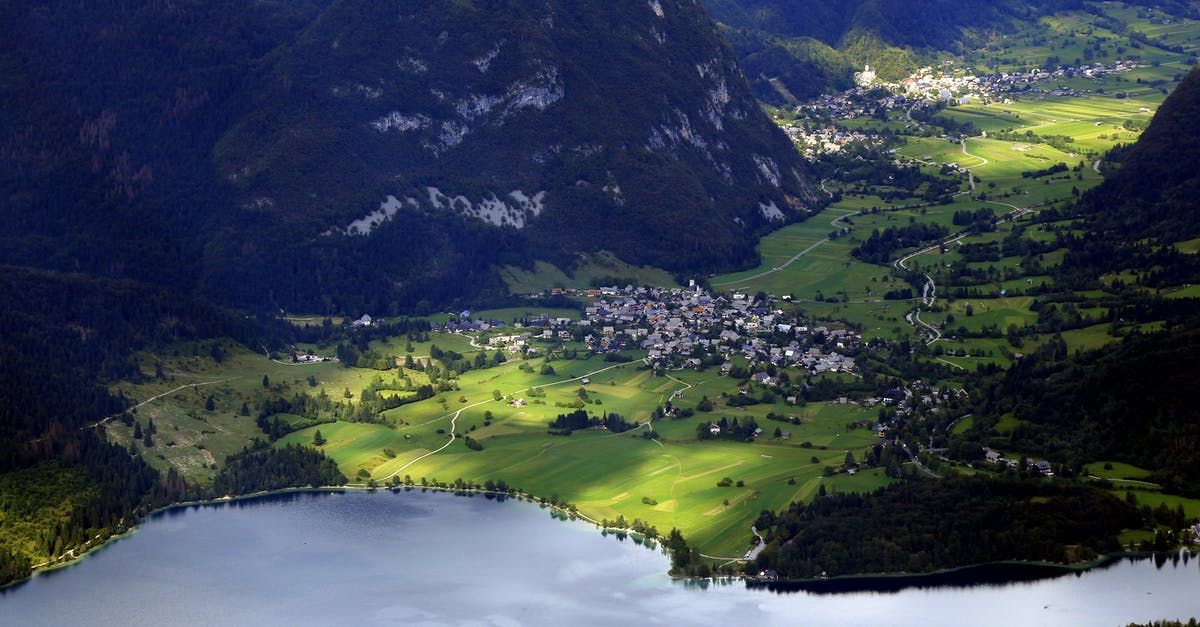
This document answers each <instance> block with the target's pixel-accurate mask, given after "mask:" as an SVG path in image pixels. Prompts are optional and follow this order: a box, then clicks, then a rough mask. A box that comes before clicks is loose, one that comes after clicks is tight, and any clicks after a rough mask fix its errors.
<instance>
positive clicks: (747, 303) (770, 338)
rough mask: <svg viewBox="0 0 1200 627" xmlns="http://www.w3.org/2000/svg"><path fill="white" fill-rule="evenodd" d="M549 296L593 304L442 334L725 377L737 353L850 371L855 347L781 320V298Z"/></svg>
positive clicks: (689, 291)
mask: <svg viewBox="0 0 1200 627" xmlns="http://www.w3.org/2000/svg"><path fill="white" fill-rule="evenodd" d="M554 291H557V292H559V293H564V294H566V295H572V294H573V295H578V296H585V297H590V298H592V299H594V300H591V301H590V304H588V305H587V306H586V307H584V309H583V312H582V316H581V317H580V318H579V319H574V318H568V317H556V316H551V315H545V314H542V315H538V316H535V317H531V318H529V319H527V320H524V321H522V322H515V323H512V324H511V326H510V325H508V324H506V323H504V322H502V321H497V320H492V321H485V320H473V319H470V318H469V317H465V318H464V317H463V316H457V317H456V319H452V320H451V321H450V322H447V323H446V324H445V325H443V326H442V330H444V331H447V332H459V333H478V332H488V339H487V343H488V345H489V346H492V347H496V348H505V349H507V350H510V351H514V352H527V351H528V350H530V344H531V342H533V341H534V340H550V341H567V340H580V341H582V342H583V344H584V345H585V346H586V347H587V348H588V349H589V350H593V351H595V352H598V353H610V352H616V351H620V350H626V349H633V350H644V351H645V352H646V359H647V362H648V363H651V364H653V365H656V366H661V367H689V366H690V367H698V366H700V365H701V364H702V363H704V361H705V359H708V360H709V363H723V366H722V367H723V369H724V371H725V372H728V371H730V370H731V369H732V368H733V365H732V362H731V361H730V360H731V359H732V358H733V357H734V356H736V355H741V356H743V357H745V358H746V359H747V360H749V362H750V363H751V364H758V363H763V362H766V363H771V364H774V365H776V366H779V367H796V368H804V369H807V370H808V371H809V372H810V373H812V374H820V373H824V372H854V371H855V369H856V366H855V363H854V358H853V357H852V356H851V355H852V354H853V352H854V351H855V350H856V349H857V348H859V346H860V345H861V343H862V338H861V336H859V335H858V334H857V333H855V332H854V331H852V330H849V329H844V328H830V327H826V326H810V325H807V324H804V323H803V322H801V321H798V320H796V319H794V318H793V317H791V316H789V315H787V314H784V312H783V311H782V310H780V309H778V308H776V306H777V305H778V303H779V301H780V300H781V299H776V298H774V297H766V298H763V299H756V298H754V297H752V296H749V295H746V294H738V293H735V294H732V295H730V296H713V295H711V294H709V293H708V292H707V291H705V290H704V289H703V288H700V287H696V286H692V287H688V288H673V289H664V288H649V287H634V286H626V287H606V288H602V289H596V290H586V291H585V290H578V291H575V290H554ZM544 295H545V294H535V295H533V296H544ZM463 313H469V312H463ZM714 356H715V357H714ZM718 358H719V359H720V361H716V362H714V360H715V359H718ZM768 379H769V377H768ZM760 383H762V384H764V385H773V384H774V382H772V381H770V380H764V381H760Z"/></svg>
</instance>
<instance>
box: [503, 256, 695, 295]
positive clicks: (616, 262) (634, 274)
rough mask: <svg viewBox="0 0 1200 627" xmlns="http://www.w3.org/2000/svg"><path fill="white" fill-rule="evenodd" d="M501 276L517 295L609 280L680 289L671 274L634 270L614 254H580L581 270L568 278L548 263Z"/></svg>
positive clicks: (584, 286)
mask: <svg viewBox="0 0 1200 627" xmlns="http://www.w3.org/2000/svg"><path fill="white" fill-rule="evenodd" d="M500 276H501V278H503V279H504V282H505V284H507V285H508V289H509V291H511V292H512V293H514V294H529V293H532V292H541V291H544V290H548V289H551V288H554V287H573V288H576V289H587V288H590V287H596V286H595V285H593V284H592V283H593V281H594V280H597V279H605V278H608V277H617V278H621V279H627V280H631V281H633V282H634V284H636V285H655V286H659V287H678V285H677V284H676V283H675V279H674V278H673V277H672V276H671V274H670V273H669V272H666V271H665V270H661V269H659V268H652V267H649V266H634V265H632V264H628V263H626V262H624V261H621V260H620V259H617V258H616V257H614V256H613V255H612V254H611V253H607V252H599V253H580V262H579V266H578V267H577V268H575V269H574V270H573V271H571V272H570V274H568V273H567V272H564V271H563V270H562V269H560V268H558V267H556V266H553V265H551V264H549V263H546V262H545V261H537V262H535V263H534V267H533V268H532V269H528V268H518V267H516V266H505V267H504V268H501V270H500Z"/></svg>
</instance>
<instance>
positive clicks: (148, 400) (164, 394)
mask: <svg viewBox="0 0 1200 627" xmlns="http://www.w3.org/2000/svg"><path fill="white" fill-rule="evenodd" d="M240 378H241V377H227V378H225V379H217V380H216V381H204V382H202V383H188V384H186V385H181V386H179V387H177V388H175V389H173V390H168V391H166V392H163V393H162V394H156V395H154V396H151V397H150V398H148V399H146V400H144V401H142V402H140V403H138V404H137V405H134V406H133V407H130V408H129V409H138V408H140V407H142V406H143V405H146V404H148V403H152V402H154V401H157V400H158V399H160V398H162V397H164V396H169V395H171V394H174V393H176V392H178V391H180V390H183V389H187V388H198V387H203V386H205V385H214V384H217V383H225V382H226V381H233V380H234V379H240ZM129 409H127V410H125V411H129ZM123 413H125V412H124V411H123V412H121V414H123ZM121 414H113V415H111V416H109V417H107V418H105V419H104V420H101V421H99V422H94V423H92V424H90V425H87V426H85V427H84V428H85V429H91V428H95V427H98V426H100V425H102V424H104V423H106V422H108V421H109V420H112V419H113V418H116V417H118V416H120V415H121Z"/></svg>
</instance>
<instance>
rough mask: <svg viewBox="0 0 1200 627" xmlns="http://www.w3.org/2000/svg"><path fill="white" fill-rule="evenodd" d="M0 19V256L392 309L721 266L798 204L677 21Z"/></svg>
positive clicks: (762, 131) (713, 50) (178, 11)
mask: <svg viewBox="0 0 1200 627" xmlns="http://www.w3.org/2000/svg"><path fill="white" fill-rule="evenodd" d="M0 12H2V14H3V17H4V24H5V26H4V31H5V32H4V33H3V34H4V35H5V36H4V37H3V41H4V43H3V44H0V77H2V80H0V105H2V106H3V109H4V111H5V112H6V115H5V116H4V119H3V120H0V159H2V163H3V167H2V168H0V170H3V173H2V174H0V192H2V193H3V196H4V198H5V199H6V202H5V203H4V204H3V206H2V207H0V220H2V221H3V224H4V226H5V227H6V228H4V232H3V235H0V237H2V238H3V239H2V243H3V246H2V247H0V248H2V250H3V252H2V253H0V262H5V263H12V264H22V265H37V266H41V267H47V268H53V269H58V270H66V271H83V272H89V273H95V274H103V275H109V276H121V277H130V278H136V279H140V280H149V281H153V282H156V283H160V284H164V283H165V284H169V285H172V286H176V287H180V288H183V289H185V290H189V291H191V290H199V291H201V292H203V293H205V294H207V295H210V296H214V297H217V298H218V299H220V300H223V301H226V302H232V303H236V304H240V305H250V306H264V305H268V304H270V305H276V306H279V305H281V306H285V307H289V308H299V309H308V310H323V311H325V310H338V311H358V310H371V311H375V312H379V313H388V312H389V311H392V310H394V309H396V308H397V307H400V306H412V305H416V304H418V303H420V302H421V301H424V302H425V303H426V304H427V305H428V304H429V303H444V302H447V301H449V300H452V299H454V298H455V297H457V296H463V295H467V294H478V293H479V292H480V291H481V290H487V289H489V288H490V287H493V286H495V285H497V284H498V282H497V281H496V278H495V276H494V273H493V270H492V268H493V267H494V266H496V265H503V264H520V263H529V262H530V259H531V258H532V257H541V258H546V259H551V260H554V261H557V262H559V263H560V264H564V265H565V264H568V263H569V262H570V261H572V259H573V257H574V255H575V253H577V252H579V251H581V250H599V249H605V250H610V251H612V252H614V253H616V254H617V255H618V256H619V257H622V258H624V259H626V260H628V261H632V262H636V263H650V264H657V265H660V266H663V267H666V268H668V269H671V270H675V271H684V270H687V271H702V270H711V269H715V268H717V267H721V266H730V265H736V264H743V263H746V262H749V261H750V260H751V259H752V258H753V257H754V250H753V244H754V237H755V235H757V234H759V233H761V232H763V231H764V230H765V229H767V228H769V226H770V225H772V224H780V223H782V222H784V221H787V220H792V219H796V218H798V217H802V216H803V215H804V214H805V212H806V211H807V210H808V209H810V208H813V207H814V206H816V205H817V204H818V202H819V200H820V198H821V196H822V195H821V194H820V193H819V191H814V190H815V186H814V185H812V183H811V181H809V179H808V175H807V174H806V164H805V163H804V162H803V161H802V160H801V159H800V158H799V157H798V156H797V155H796V153H795V151H794V150H793V149H792V148H791V146H790V143H789V142H788V140H787V139H786V137H785V136H784V135H783V134H782V133H781V132H780V131H779V130H778V129H776V128H775V126H774V125H773V124H771V122H770V121H769V120H767V118H766V117H765V116H764V115H763V114H762V112H761V111H760V110H759V108H758V105H757V103H756V102H755V101H754V99H753V98H752V96H751V94H750V92H749V90H748V89H747V87H746V84H745V82H744V79H743V78H742V76H741V73H740V71H739V69H738V67H737V65H736V63H735V60H734V56H733V54H732V52H731V51H730V49H729V48H728V46H727V44H725V43H724V40H723V39H722V38H721V37H720V35H719V34H718V32H717V31H716V29H715V27H714V26H713V24H712V22H711V21H710V20H709V18H708V16H707V15H706V14H705V13H704V11H703V9H702V8H700V7H699V6H696V5H694V4H693V3H688V2H672V1H661V2H660V1H654V2H649V3H647V2H640V1H636V2H635V1H631V0H624V1H621V2H585V3H569V4H567V3H549V4H547V3H540V2H533V1H527V0H509V1H506V2H450V1H445V2H431V3H419V4H408V5H403V6H401V7H399V8H397V7H395V6H390V5H380V4H377V3H369V2H354V1H348V0H340V1H336V2H320V1H314V2H306V3H249V2H237V1H233V0H225V1H223V2H217V3H208V2H179V3H171V4H168V5H160V4H156V3H146V2H135V1H132V0H126V1H124V2H118V3H116V4H115V6H113V7H106V8H104V9H100V8H93V7H90V6H81V7H72V8H70V9H68V8H66V7H57V6H41V5H36V4H29V3H15V2H10V3H5V4H4V5H3V6H2V7H0ZM17 25H20V26H19V28H18V26H17ZM10 112H11V115H10V114H9V113H10Z"/></svg>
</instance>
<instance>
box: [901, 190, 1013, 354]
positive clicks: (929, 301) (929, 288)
mask: <svg viewBox="0 0 1200 627" xmlns="http://www.w3.org/2000/svg"><path fill="white" fill-rule="evenodd" d="M985 202H990V203H992V204H995V205H1003V206H1005V207H1011V208H1012V209H1013V210H1012V211H1011V212H1009V214H1008V215H1006V216H1004V217H1003V218H1001V219H999V220H997V221H996V223H997V224H1003V223H1004V222H1011V221H1013V220H1016V219H1017V218H1019V217H1021V216H1023V215H1026V214H1029V213H1033V210H1032V209H1027V208H1022V207H1018V206H1016V205H1010V204H1008V203H1004V202H995V201H991V200H989V201H985ZM967 235H968V233H966V232H962V233H958V234H956V235H954V236H953V237H951V238H950V239H947V240H942V241H941V242H938V243H936V244H933V245H932V246H926V247H925V248H921V249H919V250H917V251H915V252H912V253H909V254H907V255H905V256H903V257H901V258H899V259H897V260H895V261H893V262H892V267H893V268H896V269H898V270H908V269H909V268H908V265H907V264H908V260H909V259H912V258H913V257H916V256H917V255H924V254H925V253H928V252H930V251H933V250H937V249H939V248H940V247H942V246H949V245H950V244H953V243H954V242H957V241H959V240H961V239H963V238H964V237H966V236H967ZM936 300H937V285H936V284H935V283H934V282H933V277H931V276H929V275H928V274H926V275H925V284H924V286H922V288H921V304H920V305H918V306H917V307H916V308H915V309H913V310H912V311H910V312H908V313H907V314H905V315H904V319H905V320H906V321H907V322H908V323H909V324H910V325H912V326H913V327H915V328H917V329H918V330H924V331H925V332H926V333H928V335H929V339H928V340H927V341H926V342H925V344H927V345H928V344H933V343H934V342H937V341H939V340H941V339H942V332H941V331H940V330H938V329H937V328H936V327H934V326H933V325H930V324H929V323H927V322H925V321H924V320H921V309H922V308H929V307H932V306H933V303H934V302H935V301H936ZM946 363H950V362H946ZM950 365H952V366H956V367H958V368H962V366H958V365H957V364H950Z"/></svg>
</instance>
